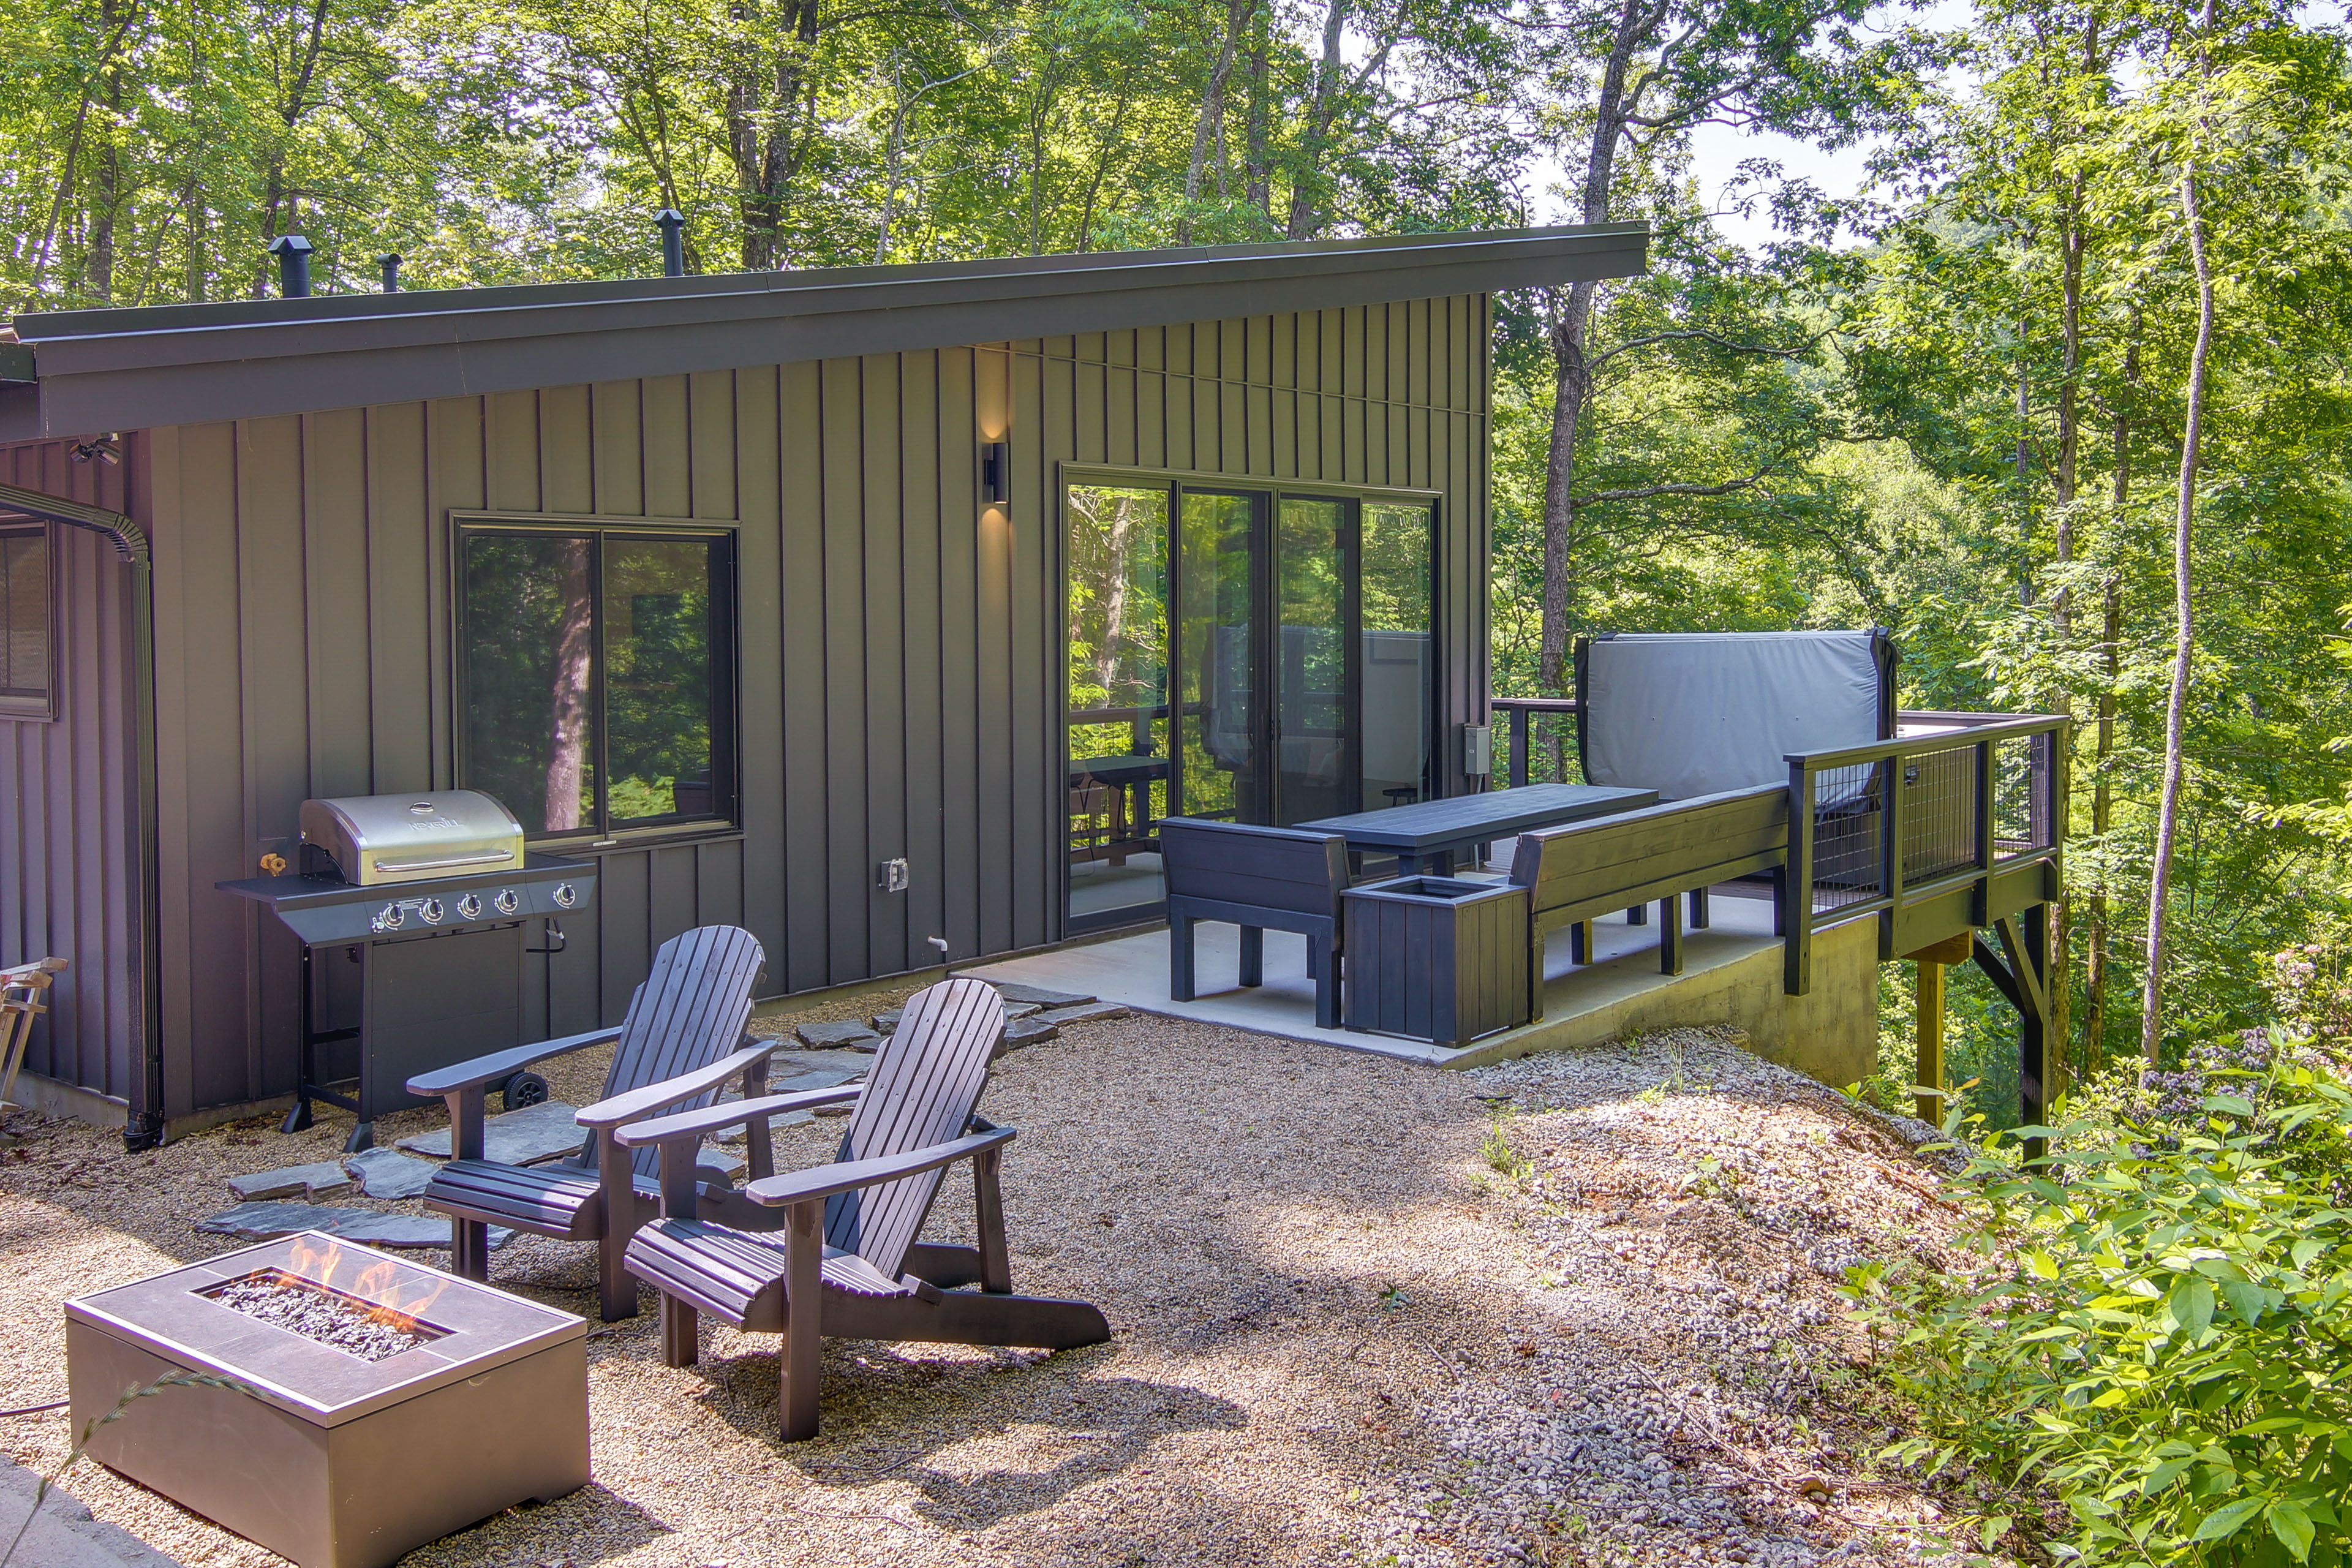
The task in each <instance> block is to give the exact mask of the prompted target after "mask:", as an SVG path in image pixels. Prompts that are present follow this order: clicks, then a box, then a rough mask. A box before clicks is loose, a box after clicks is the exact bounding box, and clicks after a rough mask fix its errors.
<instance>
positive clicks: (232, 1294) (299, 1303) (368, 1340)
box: [206, 1275, 433, 1361]
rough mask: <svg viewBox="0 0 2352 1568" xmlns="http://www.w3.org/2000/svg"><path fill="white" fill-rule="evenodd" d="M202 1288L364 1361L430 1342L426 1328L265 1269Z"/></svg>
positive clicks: (252, 1315) (387, 1357) (223, 1301)
mask: <svg viewBox="0 0 2352 1568" xmlns="http://www.w3.org/2000/svg"><path fill="white" fill-rule="evenodd" d="M206 1294H208V1295H210V1296H211V1297H212V1299H213V1300H215V1301H218V1302H219V1303H220V1304H221V1305H222V1306H224V1307H229V1308H233V1309H235V1310H237V1311H240V1312H243V1313H244V1314H245V1315H246V1316H247V1317H248V1318H258V1319H260V1320H261V1321H263V1322H265V1323H269V1324H272V1325H274V1326H276V1327H278V1328H281V1329H285V1330H288V1331H290V1332H293V1333H298V1334H299V1335H301V1336H302V1337H303V1338H304V1339H306V1340H316V1341H318V1342H320V1344H322V1345H331V1346H332V1347H333V1348H334V1349H336V1350H339V1351H342V1352H345V1353H347V1354H350V1355H355V1356H357V1357H359V1358H360V1360H362V1361H389V1360H390V1359H392V1358H393V1357H394V1356H396V1355H398V1354H400V1353H401V1352H404V1351H413V1350H415V1348H416V1347H417V1346H419V1345H422V1344H430V1343H431V1342H432V1340H433V1336H432V1335H430V1334H424V1333H419V1332H418V1331H416V1330H415V1327H413V1326H404V1325H403V1324H401V1323H400V1322H397V1321H388V1320H387V1319H386V1318H385V1317H383V1315H382V1314H380V1313H377V1312H374V1311H372V1310H369V1309H368V1308H366V1307H363V1306H362V1305H361V1304H360V1303H359V1302H357V1301H352V1300H346V1299H345V1298H343V1297H341V1296H338V1295H336V1294H334V1293H333V1292H332V1291H329V1290H321V1289H318V1288H317V1287H316V1286H303V1285H297V1284H294V1283H293V1282H292V1281H290V1280H287V1279H270V1278H268V1276H266V1275H257V1276H255V1277H254V1278H252V1279H233V1280H231V1281H230V1282H229V1283H227V1284H226V1285H224V1286H222V1287H221V1288H220V1289H217V1290H212V1291H208V1292H206Z"/></svg>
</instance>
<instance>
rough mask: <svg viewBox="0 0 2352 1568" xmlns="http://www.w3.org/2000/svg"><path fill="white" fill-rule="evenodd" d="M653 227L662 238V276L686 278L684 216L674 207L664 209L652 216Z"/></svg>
mask: <svg viewBox="0 0 2352 1568" xmlns="http://www.w3.org/2000/svg"><path fill="white" fill-rule="evenodd" d="M654 226H656V227H657V228H659V229H660V230H661V236H662V275H663V276H664V277H666V278H683V277H685V276H686V239H685V234H686V215H685V214H684V213H682V212H680V211H678V210H677V208H676V207H664V208H662V210H661V211H659V212H657V213H656V214H654Z"/></svg>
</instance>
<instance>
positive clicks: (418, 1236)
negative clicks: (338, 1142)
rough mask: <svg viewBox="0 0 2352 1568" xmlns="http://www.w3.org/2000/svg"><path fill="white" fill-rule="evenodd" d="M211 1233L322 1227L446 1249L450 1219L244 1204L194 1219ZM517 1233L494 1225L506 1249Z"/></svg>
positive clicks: (265, 1235) (381, 1241) (269, 1236)
mask: <svg viewBox="0 0 2352 1568" xmlns="http://www.w3.org/2000/svg"><path fill="white" fill-rule="evenodd" d="M195 1224H196V1228H197V1229H198V1230H200V1231H203V1232H205V1234H206V1235H208V1236H235V1237H243V1238H244V1239H246V1240H247V1241H274V1240H276V1239H277V1238H278V1237H281V1236H292V1235H293V1234H295V1233H296V1232H297V1231H304V1230H319V1231H324V1232H326V1233H327V1234H328V1235H329V1236H332V1237H340V1238H341V1239H342V1240H344V1241H356V1242H360V1243H362V1244H364V1245H366V1246H369V1247H447V1246H448V1245H449V1222H448V1221H447V1220H446V1219H443V1218H442V1217H441V1216H440V1215H422V1214H378V1213H376V1212H375V1211H374V1210H373V1209H338V1208H328V1207H325V1206H324V1205H319V1204H272V1203H253V1204H239V1205H236V1207H235V1208H231V1209H223V1210H222V1211H221V1212H220V1213H218V1214H216V1215H206V1216H205V1218H203V1219H200V1220H198V1221H196V1222H195ZM513 1237H514V1232H513V1231H511V1230H509V1229H507V1228H505V1227H504V1226H495V1225H494V1226H490V1245H491V1247H504V1246H505V1245H506V1244H507V1243H508V1242H509V1240H511V1239H512V1238H513Z"/></svg>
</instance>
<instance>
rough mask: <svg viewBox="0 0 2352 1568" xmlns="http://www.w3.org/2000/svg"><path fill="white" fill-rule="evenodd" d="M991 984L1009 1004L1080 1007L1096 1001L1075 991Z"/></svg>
mask: <svg viewBox="0 0 2352 1568" xmlns="http://www.w3.org/2000/svg"><path fill="white" fill-rule="evenodd" d="M989 984H991V985H993V986H995V987H996V994H998V995H999V996H1002V997H1003V998H1004V999H1005V1000H1006V1001H1007V1002H1034V1003H1035V1004H1036V1005H1038V1006H1040V1007H1080V1006H1084V1005H1086V1004H1087V1003H1088V1002H1091V1001H1093V1000H1094V998H1093V997H1091V996H1081V995H1079V994H1077V993H1076V992H1075V991H1048V990H1046V989H1045V987H1044V986H1042V985H1024V984H1021V983H1020V982H1019V981H1017V980H992V981H990V982H989Z"/></svg>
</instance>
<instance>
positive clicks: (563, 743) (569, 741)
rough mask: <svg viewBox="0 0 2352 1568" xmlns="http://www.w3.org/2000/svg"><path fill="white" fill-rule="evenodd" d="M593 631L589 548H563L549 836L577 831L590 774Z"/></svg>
mask: <svg viewBox="0 0 2352 1568" xmlns="http://www.w3.org/2000/svg"><path fill="white" fill-rule="evenodd" d="M593 625H594V617H593V610H592V608H591V605H590V602H589V584H588V542H587V541H586V540H584V539H573V540H570V541H567V542H565V544H564V546H563V619H562V622H561V623H560V624H559V625H558V626H557V629H556V634H555V672H554V673H555V679H554V680H553V681H552V682H551V688H550V689H549V691H548V710H549V728H548V737H547V789H546V793H545V796H544V799H543V801H542V805H541V808H542V810H543V811H544V812H545V813H546V815H545V817H544V818H543V822H542V826H545V827H546V828H547V829H548V831H550V832H555V831H558V830H561V829H570V828H576V827H579V826H583V824H582V823H581V820H580V808H581V795H582V794H583V789H582V786H583V784H585V783H586V782H587V780H586V774H587V769H588V684H589V681H590V679H591V678H592V677H593V673H594V672H593V669H592V668H591V665H592V662H593V641H592V638H591V636H590V634H591V631H592V629H593Z"/></svg>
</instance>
